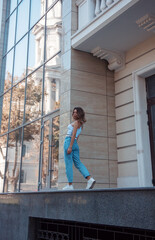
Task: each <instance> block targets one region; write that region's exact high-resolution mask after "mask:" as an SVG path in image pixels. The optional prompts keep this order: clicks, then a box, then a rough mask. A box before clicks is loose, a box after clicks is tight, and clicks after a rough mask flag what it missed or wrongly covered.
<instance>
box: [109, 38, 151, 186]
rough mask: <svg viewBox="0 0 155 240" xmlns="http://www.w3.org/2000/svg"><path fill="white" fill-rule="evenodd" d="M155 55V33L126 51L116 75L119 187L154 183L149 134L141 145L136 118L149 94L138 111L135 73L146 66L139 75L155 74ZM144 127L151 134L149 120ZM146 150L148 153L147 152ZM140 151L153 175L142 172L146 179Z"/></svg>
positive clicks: (144, 97) (144, 137)
mask: <svg viewBox="0 0 155 240" xmlns="http://www.w3.org/2000/svg"><path fill="white" fill-rule="evenodd" d="M154 56H155V37H152V38H150V39H148V40H146V41H145V42H142V43H140V44H139V45H137V46H135V47H134V48H133V49H130V50H129V51H128V52H127V53H126V62H125V68H123V69H122V70H121V71H119V72H116V73H115V75H114V79H115V94H116V98H115V110H116V134H117V154H118V187H132V186H134V187H137V186H152V183H151V180H152V179H151V172H150V170H149V169H150V168H151V165H150V162H151V159H150V156H149V147H148V149H147V150H146V151H145V149H144V148H145V144H148V142H149V139H147V137H148V136H146V135H145V136H143V137H142V138H143V139H142V141H143V142H144V144H143V147H141V148H139V147H138V145H140V144H139V141H141V140H140V138H138V137H136V136H137V128H138V127H139V126H137V125H136V118H137V115H139V118H141V117H142V110H143V108H144V105H145V102H146V100H145V99H146V96H144V95H143V96H141V100H143V101H144V104H143V106H142V107H141V110H140V112H137V110H136V103H135V98H136V96H138V94H139V93H138V92H136V91H137V90H136V88H135V84H136V81H137V80H135V75H136V74H137V71H141V70H143V69H146V71H145V70H143V72H144V73H143V74H141V73H140V74H139V76H141V77H142V79H143V80H139V81H143V82H144V81H145V76H149V75H151V74H153V72H154V67H153V65H152V64H154V63H155V59H154ZM151 66H152V67H151ZM147 68H150V69H151V70H150V71H148V70H147ZM145 72H146V73H145ZM137 76H138V75H137ZM144 85H145V84H144ZM144 94H145V93H144ZM142 98H143V99H142ZM144 118H147V116H146V112H145V113H144ZM144 128H145V129H146V133H147V135H148V127H147V125H146V121H145V123H144ZM140 131H144V129H141V130H140ZM142 152H143V153H142ZM145 152H146V156H144V155H145ZM140 154H143V160H144V162H147V168H148V171H149V178H148V176H142V178H143V179H141V170H140V164H141V163H140V159H141V158H140ZM144 164H145V163H144ZM141 167H143V168H144V167H145V166H144V165H141ZM146 171H147V170H146ZM146 178H148V179H146Z"/></svg>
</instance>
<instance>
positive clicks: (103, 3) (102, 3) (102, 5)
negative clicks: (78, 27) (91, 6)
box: [100, 0, 107, 11]
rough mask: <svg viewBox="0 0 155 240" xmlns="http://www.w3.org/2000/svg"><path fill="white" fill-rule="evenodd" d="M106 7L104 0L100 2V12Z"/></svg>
mask: <svg viewBox="0 0 155 240" xmlns="http://www.w3.org/2000/svg"><path fill="white" fill-rule="evenodd" d="M106 7H107V5H106V0H101V6H100V9H101V11H103V10H104V9H105V8H106Z"/></svg>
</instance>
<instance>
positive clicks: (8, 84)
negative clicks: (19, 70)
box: [4, 50, 13, 92]
mask: <svg viewBox="0 0 155 240" xmlns="http://www.w3.org/2000/svg"><path fill="white" fill-rule="evenodd" d="M4 61H5V60H4ZM12 66H13V50H11V52H9V53H8V54H7V56H6V69H5V85H4V92H5V91H6V90H7V89H9V88H10V87H11V80H12Z"/></svg>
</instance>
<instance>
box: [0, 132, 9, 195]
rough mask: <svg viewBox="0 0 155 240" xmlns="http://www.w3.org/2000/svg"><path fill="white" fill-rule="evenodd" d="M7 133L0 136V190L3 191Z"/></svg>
mask: <svg viewBox="0 0 155 240" xmlns="http://www.w3.org/2000/svg"><path fill="white" fill-rule="evenodd" d="M6 145H7V135H4V136H3V137H0V192H3V182H4V171H5V158H6Z"/></svg>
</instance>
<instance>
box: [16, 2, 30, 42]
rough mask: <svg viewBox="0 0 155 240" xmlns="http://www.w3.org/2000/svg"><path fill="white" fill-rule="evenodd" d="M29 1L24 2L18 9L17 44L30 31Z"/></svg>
mask: <svg viewBox="0 0 155 240" xmlns="http://www.w3.org/2000/svg"><path fill="white" fill-rule="evenodd" d="M28 25H29V0H23V1H22V2H21V4H20V5H19V7H18V18H17V36H16V42H17V41H18V40H19V39H20V38H21V37H22V36H23V35H24V34H25V33H26V32H27V31H28Z"/></svg>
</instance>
